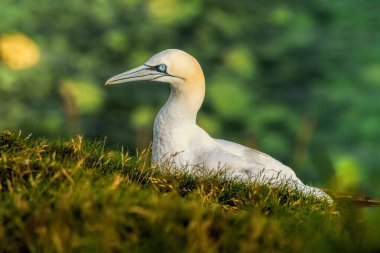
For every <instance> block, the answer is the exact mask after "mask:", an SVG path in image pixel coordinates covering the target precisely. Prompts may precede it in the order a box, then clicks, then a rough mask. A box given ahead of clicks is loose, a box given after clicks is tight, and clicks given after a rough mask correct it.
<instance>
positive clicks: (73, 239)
mask: <svg viewBox="0 0 380 253" xmlns="http://www.w3.org/2000/svg"><path fill="white" fill-rule="evenodd" d="M0 154H1V155H0V252H197V253H199V252H376V251H378V250H379V249H380V242H379V241H378V239H379V238H380V228H379V225H380V218H379V211H378V209H371V210H368V209H359V208H354V207H339V206H336V205H328V204H327V203H324V202H322V201H319V200H318V199H315V198H312V197H308V196H303V195H302V194H301V193H300V192H297V191H290V190H287V189H285V188H282V189H281V188H278V189H270V188H268V187H266V186H263V185H259V184H255V183H245V182H241V181H236V180H233V179H231V178H229V177H227V176H226V174H225V173H223V171H216V172H207V171H203V170H201V169H200V170H199V171H197V172H189V171H186V170H180V169H175V168H170V166H167V167H165V168H156V167H154V166H150V162H149V157H150V154H149V152H148V151H143V152H141V153H139V154H137V155H136V156H131V155H129V153H128V152H126V151H125V150H123V149H121V150H117V151H115V150H106V149H105V148H104V141H91V140H84V139H83V137H81V136H78V137H76V138H73V139H71V140H61V141H47V140H45V139H32V138H30V137H29V136H28V137H25V136H21V135H20V134H16V133H14V132H9V131H3V132H0Z"/></svg>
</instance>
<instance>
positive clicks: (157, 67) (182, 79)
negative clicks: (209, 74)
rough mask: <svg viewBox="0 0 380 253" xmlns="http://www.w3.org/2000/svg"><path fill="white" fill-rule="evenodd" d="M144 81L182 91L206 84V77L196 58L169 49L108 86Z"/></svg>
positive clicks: (111, 80)
mask: <svg viewBox="0 0 380 253" xmlns="http://www.w3.org/2000/svg"><path fill="white" fill-rule="evenodd" d="M142 80H150V81H159V82H166V83H169V84H171V86H172V87H174V88H177V89H181V88H182V87H184V86H189V85H191V83H194V82H195V83H197V82H204V77H203V72H202V69H201V67H200V65H199V63H198V61H197V60H196V59H195V58H194V57H192V56H191V55H189V54H188V53H186V52H184V51H182V50H178V49H167V50H164V51H162V52H160V53H158V54H156V55H154V56H152V57H151V58H150V59H149V60H148V61H146V62H145V63H144V64H143V65H141V66H139V67H137V68H134V69H131V70H128V71H126V72H123V73H121V74H119V75H116V76H114V77H112V78H110V79H108V80H107V82H106V85H112V84H117V83H126V82H132V81H142ZM189 83H190V84H189ZM186 84H187V85H186Z"/></svg>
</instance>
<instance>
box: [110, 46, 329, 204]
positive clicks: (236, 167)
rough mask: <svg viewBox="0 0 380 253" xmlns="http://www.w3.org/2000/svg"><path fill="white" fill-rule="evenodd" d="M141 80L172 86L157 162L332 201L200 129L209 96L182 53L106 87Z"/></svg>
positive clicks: (253, 153) (156, 133) (272, 162)
mask: <svg viewBox="0 0 380 253" xmlns="http://www.w3.org/2000/svg"><path fill="white" fill-rule="evenodd" d="M140 80H151V81H158V82H165V83H169V84H170V88H171V93H170V97H169V99H168V101H167V102H166V103H165V105H164V106H163V107H162V108H161V110H160V112H159V113H158V115H157V116H156V119H155V121H154V128H153V147H152V153H153V154H152V156H153V157H152V162H153V163H156V164H158V165H160V164H162V163H164V162H166V161H167V159H169V158H170V159H171V160H172V162H173V163H174V164H175V166H177V167H185V166H186V167H189V166H190V167H191V166H202V167H203V166H204V167H206V168H209V169H217V168H220V167H225V168H227V169H228V171H229V172H230V174H231V176H234V177H239V178H243V179H248V180H255V181H256V182H257V181H259V182H263V183H268V182H270V184H271V185H274V186H276V185H281V184H285V183H286V185H288V186H290V187H292V188H296V189H298V190H300V191H302V192H304V193H306V194H308V195H314V196H316V197H318V198H321V199H324V200H327V201H329V202H331V201H332V200H331V198H330V197H329V196H328V195H327V194H326V193H325V192H323V191H322V190H320V189H318V188H314V187H311V186H307V185H304V184H303V183H302V182H301V180H300V179H298V178H297V176H296V174H295V173H294V171H293V170H292V169H291V168H289V167H288V166H285V165H284V164H282V163H281V162H279V161H277V160H276V159H274V158H272V157H270V156H269V155H266V154H264V153H262V152H259V151H257V150H254V149H251V148H248V147H245V146H242V145H240V144H236V143H233V142H229V141H225V140H220V139H214V138H212V137H210V135H209V134H208V133H207V132H206V131H204V130H203V129H202V128H200V127H199V126H198V125H197V124H196V118H197V113H198V111H199V109H200V107H201V105H202V103H203V100H204V97H205V78H204V75H203V71H202V68H201V66H200V64H199V63H198V61H197V60H196V59H195V58H194V57H193V56H191V55H189V54H188V53H186V52H184V51H182V50H178V49H167V50H164V51H162V52H160V53H158V54H156V55H154V56H152V57H151V58H150V59H149V60H148V61H147V62H145V63H144V64H143V65H141V66H139V67H137V68H134V69H132V70H129V71H126V72H124V73H121V74H119V75H116V76H114V77H112V78H110V79H109V80H108V81H107V82H106V85H111V84H117V83H125V82H132V81H140Z"/></svg>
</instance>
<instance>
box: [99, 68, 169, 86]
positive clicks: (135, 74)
mask: <svg viewBox="0 0 380 253" xmlns="http://www.w3.org/2000/svg"><path fill="white" fill-rule="evenodd" d="M160 75H162V74H161V73H159V72H156V71H155V70H152V68H151V67H149V66H147V65H141V66H139V67H137V68H134V69H131V70H128V71H126V72H123V73H121V74H119V75H116V76H114V77H111V78H110V79H108V80H107V82H106V85H112V84H117V83H126V82H132V81H141V80H152V79H154V78H157V77H158V76H160Z"/></svg>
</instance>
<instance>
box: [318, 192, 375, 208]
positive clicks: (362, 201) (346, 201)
mask: <svg viewBox="0 0 380 253" xmlns="http://www.w3.org/2000/svg"><path fill="white" fill-rule="evenodd" d="M323 190H324V191H325V192H326V193H327V194H329V195H330V196H331V197H332V198H333V199H334V201H335V202H336V203H338V204H343V205H355V206H358V207H380V201H379V200H376V199H373V198H371V197H368V196H365V195H362V194H357V193H340V192H333V191H330V190H326V189H323Z"/></svg>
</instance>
